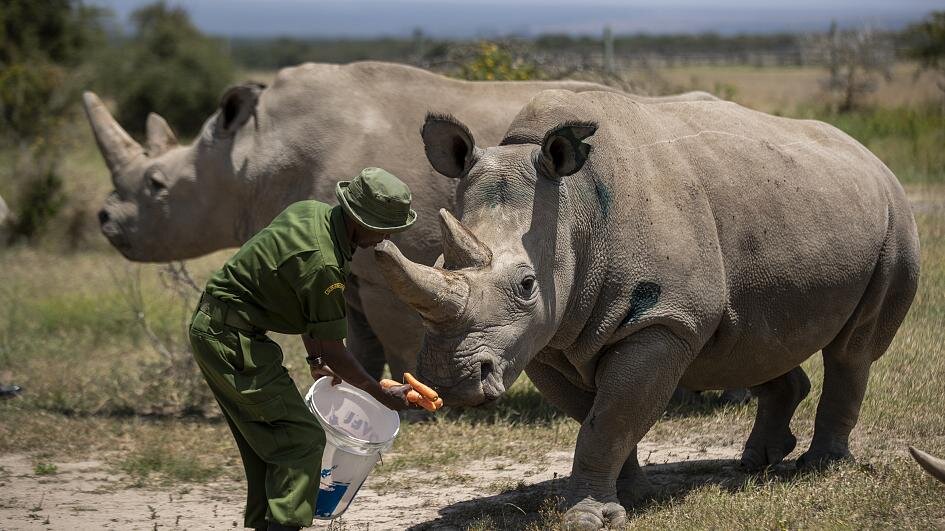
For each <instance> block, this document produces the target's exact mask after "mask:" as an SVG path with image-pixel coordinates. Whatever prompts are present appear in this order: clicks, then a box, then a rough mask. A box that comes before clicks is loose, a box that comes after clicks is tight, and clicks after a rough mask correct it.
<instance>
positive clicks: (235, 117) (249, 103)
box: [217, 83, 266, 136]
mask: <svg viewBox="0 0 945 531" xmlns="http://www.w3.org/2000/svg"><path fill="white" fill-rule="evenodd" d="M265 88H266V85H263V84H262V83H246V84H243V85H239V86H236V87H231V88H229V89H228V90H227V91H226V92H225V93H224V94H223V97H222V98H220V111H219V115H218V117H217V134H218V135H220V136H232V135H233V134H234V133H236V131H237V130H239V128H240V127H243V124H245V123H246V121H247V120H249V117H250V116H253V115H255V114H256V103H257V102H258V101H259V94H260V93H261V92H262V91H263V89H265Z"/></svg>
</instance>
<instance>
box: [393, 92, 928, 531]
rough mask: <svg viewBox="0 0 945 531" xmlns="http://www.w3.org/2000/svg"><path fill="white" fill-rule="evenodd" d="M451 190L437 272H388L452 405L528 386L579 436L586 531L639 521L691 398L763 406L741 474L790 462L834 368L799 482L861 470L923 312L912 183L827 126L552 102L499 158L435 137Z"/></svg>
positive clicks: (731, 110)
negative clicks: (865, 439)
mask: <svg viewBox="0 0 945 531" xmlns="http://www.w3.org/2000/svg"><path fill="white" fill-rule="evenodd" d="M423 138H424V141H425V144H426V152H427V155H428V157H429V159H430V162H431V163H432V165H433V167H434V168H436V169H437V171H439V172H440V173H442V174H444V175H446V176H448V177H453V178H457V179H460V185H459V189H458V192H457V193H458V198H457V205H456V211H457V212H458V213H459V216H460V219H461V221H458V220H457V219H456V218H454V217H453V216H451V215H450V214H449V213H448V212H446V211H445V210H444V211H441V212H440V216H441V218H440V219H441V228H442V232H443V243H444V247H443V254H442V258H441V259H439V260H438V262H437V266H436V267H428V266H424V265H420V264H416V263H413V262H411V261H410V260H408V259H406V258H405V257H404V256H403V255H402V254H401V253H400V252H399V251H398V250H397V248H396V247H395V246H394V245H393V244H392V243H390V242H387V243H386V244H382V245H381V246H379V247H378V248H377V249H376V251H375V255H376V256H377V259H378V264H379V265H380V267H381V270H382V272H383V273H384V275H385V277H386V278H387V279H388V281H389V282H390V284H391V287H392V289H393V290H394V292H395V293H396V294H397V295H398V296H399V297H400V298H402V299H403V300H404V301H406V302H408V303H409V304H411V305H412V306H413V307H414V308H416V309H417V310H418V311H419V312H420V314H421V315H422V316H423V318H424V320H425V329H426V332H425V337H424V340H423V346H422V347H421V350H420V353H419V357H418V375H419V377H420V378H421V379H422V380H425V381H426V382H428V383H430V384H432V385H434V386H436V387H438V388H439V392H440V393H441V395H442V396H443V397H444V400H445V401H446V403H447V404H465V405H475V404H481V403H484V402H489V401H491V400H494V399H496V398H497V397H499V396H500V395H501V394H502V393H503V392H504V391H505V390H506V389H507V388H508V387H509V386H510V385H511V384H512V382H514V381H515V379H516V378H517V377H518V375H519V374H520V373H521V371H522V370H523V369H524V370H525V372H526V373H527V374H528V376H529V377H530V378H531V380H532V381H533V382H534V384H535V386H536V387H537V388H538V389H539V390H540V391H541V393H542V394H543V395H544V396H545V397H546V398H547V399H548V400H549V401H550V402H552V403H553V404H554V405H556V406H557V407H559V408H560V409H561V410H563V411H564V412H565V413H566V414H568V415H569V416H571V417H573V418H574V419H576V420H578V421H579V422H581V423H582V424H581V430H580V432H579V435H578V440H577V448H576V451H575V456H574V464H573V470H572V475H571V479H570V486H569V494H568V496H567V501H568V503H569V507H570V509H569V510H568V511H567V513H566V514H565V517H564V519H565V524H567V525H566V527H575V528H589V529H594V528H598V527H600V526H602V525H605V524H608V523H610V524H619V523H621V522H623V521H624V520H625V518H626V513H625V510H624V509H623V507H622V506H621V504H623V505H627V504H630V503H632V502H633V501H634V500H635V499H636V498H637V496H639V495H641V494H644V493H645V492H646V490H647V488H648V483H647V480H646V478H645V477H644V475H643V473H642V471H641V469H640V467H639V465H638V462H637V456H636V446H637V443H638V441H639V440H640V438H641V437H643V435H644V434H645V433H646V432H647V430H649V429H650V427H651V426H652V425H653V423H654V422H655V421H656V419H657V418H658V417H659V415H660V414H661V413H662V412H663V410H664V409H665V407H666V403H667V401H668V399H669V398H670V395H671V394H672V392H673V389H674V388H675V387H676V385H677V384H678V383H679V384H682V385H685V386H686V387H689V388H691V389H720V388H730V387H741V386H751V389H752V392H753V393H754V394H756V395H757V396H758V400H759V403H758V414H757V417H756V419H755V425H754V428H753V429H752V431H751V435H750V436H749V438H748V441H747V443H746V445H745V449H744V453H743V455H742V463H743V464H744V466H746V467H748V468H760V467H765V466H768V465H773V464H775V463H778V462H780V461H781V460H782V459H783V458H784V457H785V456H786V455H787V454H789V453H790V452H791V451H792V450H793V449H794V446H795V443H796V439H795V437H794V435H793V434H792V433H791V430H790V427H789V423H790V420H791V416H792V415H793V413H794V410H795V408H796V407H797V405H798V403H799V402H800V401H801V400H802V399H803V398H804V397H805V396H806V395H807V393H808V391H809V388H810V382H809V381H808V379H807V376H806V375H805V374H804V372H803V370H802V369H801V368H800V367H799V365H800V363H801V362H803V361H804V360H806V359H807V358H809V357H810V356H811V355H813V354H814V353H816V352H817V351H820V350H822V351H823V358H824V386H823V394H822V396H821V399H820V404H819V407H818V410H817V418H816V424H815V429H814V436H813V441H812V443H811V446H810V448H809V449H808V450H807V452H806V453H804V454H803V455H802V456H801V457H800V460H799V465H800V466H815V465H821V464H824V463H826V462H830V461H833V460H837V459H842V458H848V457H849V456H850V453H849V449H848V438H849V435H850V431H851V430H852V429H853V426H854V424H855V423H856V420H857V416H858V414H859V409H860V405H861V402H862V400H863V395H864V392H865V391H866V383H867V377H868V375H869V369H870V365H871V363H872V362H873V361H874V360H876V359H877V358H878V357H879V356H881V355H882V354H883V352H884V351H885V350H886V349H887V347H888V346H889V344H890V342H891V341H892V339H893V336H894V335H895V334H896V330H897V329H898V328H899V325H900V323H901V322H902V320H903V318H904V317H905V315H906V312H907V311H908V309H909V306H910V305H911V303H912V299H913V296H914V294H915V290H916V283H917V280H918V276H919V241H918V236H917V233H916V225H915V220H914V219H913V216H912V212H911V210H910V205H909V202H908V201H907V199H906V196H905V194H904V193H903V190H902V187H901V186H900V185H899V183H898V181H897V180H896V178H895V176H894V175H893V174H892V173H891V172H890V171H889V169H887V168H886V166H884V165H883V163H882V162H880V161H879V159H877V158H876V157H875V156H873V155H872V154H871V153H870V152H869V151H867V150H866V149H865V148H864V147H863V146H862V145H860V144H859V143H857V142H856V141H855V140H853V139H852V138H850V137H849V136H847V135H845V134H844V133H842V132H840V131H839V130H837V129H835V128H833V127H831V126H829V125H827V124H824V123H821V122H816V121H804V120H791V119H786V118H780V117H775V116H770V115H767V114H763V113H760V112H755V111H752V110H749V109H745V108H743V107H740V106H738V105H736V104H734V103H728V102H722V101H716V102H689V103H685V102H683V103H665V104H660V105H641V104H638V103H636V102H634V101H632V100H631V99H629V98H627V97H625V96H623V95H621V94H616V93H604V92H584V93H581V94H575V93H572V92H563V91H547V92H542V93H541V94H539V95H537V96H536V97H535V98H534V99H532V100H531V102H530V103H529V104H528V105H527V106H525V107H524V108H523V109H522V111H521V112H520V113H519V114H518V116H517V117H516V118H515V120H514V121H513V122H512V125H511V126H510V129H509V131H508V132H507V133H506V135H505V138H504V139H503V140H502V142H501V144H500V145H499V146H498V147H488V148H480V147H477V145H476V142H475V140H474V137H473V134H472V133H471V132H470V130H469V129H468V128H467V127H466V126H464V125H463V124H462V123H461V122H460V121H458V120H456V119H455V118H452V117H449V116H438V115H431V116H429V117H428V118H427V120H426V123H425V125H424V126H423Z"/></svg>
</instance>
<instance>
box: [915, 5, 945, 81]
mask: <svg viewBox="0 0 945 531" xmlns="http://www.w3.org/2000/svg"><path fill="white" fill-rule="evenodd" d="M905 37H906V40H907V43H908V44H907V46H908V48H907V54H908V56H909V57H911V58H913V59H915V60H917V61H919V67H920V68H921V69H923V70H932V71H935V72H937V74H938V80H937V84H938V88H939V89H940V90H941V91H942V93H943V96H945V11H933V12H932V13H931V14H930V15H929V16H928V18H927V19H925V20H923V21H922V22H919V23H916V24H913V25H911V26H909V27H908V28H906V31H905Z"/></svg>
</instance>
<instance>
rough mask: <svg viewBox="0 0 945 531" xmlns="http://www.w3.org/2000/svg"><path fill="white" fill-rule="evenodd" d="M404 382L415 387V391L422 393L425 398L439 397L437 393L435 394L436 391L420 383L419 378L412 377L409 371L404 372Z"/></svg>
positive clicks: (434, 398)
mask: <svg viewBox="0 0 945 531" xmlns="http://www.w3.org/2000/svg"><path fill="white" fill-rule="evenodd" d="M404 382H406V383H408V384H410V387H413V388H414V389H416V390H417V392H418V393H420V394H421V395H423V398H426V399H427V400H436V399H437V398H439V395H437V394H436V391H434V390H433V389H430V388H429V387H427V386H426V385H424V384H422V383H420V380H418V379H416V378H414V377H413V375H412V374H410V373H409V372H405V373H404Z"/></svg>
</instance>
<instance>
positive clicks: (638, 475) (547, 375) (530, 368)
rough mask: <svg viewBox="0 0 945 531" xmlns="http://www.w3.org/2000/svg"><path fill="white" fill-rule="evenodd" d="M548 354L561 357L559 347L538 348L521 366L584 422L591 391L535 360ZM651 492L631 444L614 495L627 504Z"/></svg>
mask: <svg viewBox="0 0 945 531" xmlns="http://www.w3.org/2000/svg"><path fill="white" fill-rule="evenodd" d="M548 357H556V358H557V360H555V361H557V362H562V361H564V354H563V353H562V352H560V351H555V352H542V353H541V354H539V355H538V356H536V360H533V361H531V362H530V363H529V364H528V365H527V366H526V367H525V373H526V374H528V378H529V379H531V381H532V383H533V384H535V387H537V388H538V390H539V391H540V392H541V394H542V396H544V397H545V399H546V400H548V402H550V403H551V405H553V406H554V407H556V408H558V409H559V410H561V411H562V412H564V414H565V415H567V416H569V417H571V418H573V419H574V420H576V421H578V422H584V419H586V418H587V413H588V412H589V411H590V410H591V407H592V406H593V405H594V394H593V393H591V392H589V391H586V390H584V389H581V388H580V387H578V386H576V385H574V384H572V383H571V381H570V380H569V379H568V378H566V377H565V376H564V374H562V373H561V372H560V371H559V370H558V369H556V368H555V367H554V366H552V365H549V364H547V363H544V362H542V361H537V359H542V360H544V359H547V358H548ZM652 493H653V485H652V484H651V483H650V480H648V479H647V478H646V474H645V473H644V472H643V470H642V469H641V468H640V463H639V461H637V449H636V447H634V448H633V450H632V451H631V452H630V456H629V457H627V460H626V461H625V462H624V464H623V467H621V469H620V474H618V476H617V499H618V500H620V504H621V505H623V506H624V507H630V506H633V505H635V504H637V503H638V502H639V501H640V500H643V499H646V498H648V497H649V496H651V495H652Z"/></svg>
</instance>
